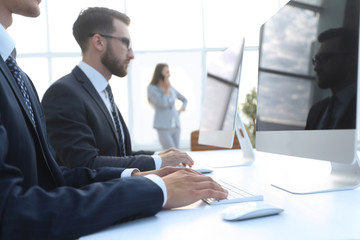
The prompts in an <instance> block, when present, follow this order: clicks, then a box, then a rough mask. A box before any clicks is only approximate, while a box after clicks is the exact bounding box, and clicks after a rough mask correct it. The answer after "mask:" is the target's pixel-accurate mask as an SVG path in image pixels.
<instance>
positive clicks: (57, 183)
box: [0, 0, 227, 239]
mask: <svg viewBox="0 0 360 240" xmlns="http://www.w3.org/2000/svg"><path fill="white" fill-rule="evenodd" d="M39 3H40V1H39V0H0V13H1V14H0V16H1V18H0V239H74V238H78V237H80V236H82V235H86V234H90V233H93V232H96V231H99V230H100V229H102V228H104V227H107V226H110V225H112V224H114V223H116V222H119V221H125V220H129V219H132V218H137V217H145V216H151V215H154V214H156V213H157V212H158V211H160V210H161V209H162V208H163V207H164V208H173V207H179V206H184V205H187V204H190V203H192V202H194V201H197V200H199V199H201V198H205V197H215V198H219V199H222V198H225V197H226V195H227V193H226V191H224V190H223V189H222V188H220V187H219V186H218V184H216V183H215V182H213V181H212V180H211V178H209V177H206V176H204V175H201V174H197V173H196V172H195V171H192V170H191V169H181V170H178V169H179V168H162V169H160V170H155V171H151V172H145V173H142V172H137V171H133V172H132V173H131V174H130V175H132V176H133V177H127V178H124V177H123V174H124V173H125V171H126V169H122V168H99V169H97V170H91V169H88V168H75V169H72V170H69V169H67V168H65V167H59V166H58V165H57V163H56V161H55V159H54V153H53V151H52V149H51V147H50V144H49V142H48V141H47V135H46V127H45V119H44V115H43V112H42V108H41V105H40V103H39V100H38V97H37V94H36V92H35V88H34V86H33V85H32V83H31V81H30V79H29V78H28V77H27V76H26V74H24V73H23V72H22V71H21V69H19V67H18V66H17V64H16V62H15V61H14V58H12V57H9V56H10V54H11V52H12V51H13V50H14V46H15V44H14V42H13V41H12V39H11V37H10V36H9V35H8V33H7V31H6V30H5V29H7V28H8V27H9V26H10V25H11V23H12V14H20V15H24V16H29V17H37V16H38V15H39V14H40V10H39V6H38V5H39ZM127 170H130V171H131V169H127ZM149 173H155V174H157V175H155V174H150V175H147V174H149ZM144 175H146V176H145V177H143V176H144ZM121 177H123V178H121Z"/></svg>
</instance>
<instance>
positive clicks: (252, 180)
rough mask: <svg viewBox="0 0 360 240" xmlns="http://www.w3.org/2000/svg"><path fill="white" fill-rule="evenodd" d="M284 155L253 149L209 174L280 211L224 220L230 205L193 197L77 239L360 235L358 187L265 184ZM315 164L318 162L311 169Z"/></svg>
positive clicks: (220, 154)
mask: <svg viewBox="0 0 360 240" xmlns="http://www.w3.org/2000/svg"><path fill="white" fill-rule="evenodd" d="M189 154H190V155H191V156H192V157H193V158H194V160H195V161H197V162H199V164H201V165H205V164H206V161H212V160H213V159H218V160H219V161H221V160H222V159H231V158H232V159H234V158H237V157H241V152H240V150H225V151H216V152H213V151H207V152H190V153H189ZM283 158H284V157H280V156H277V155H273V154H265V153H256V161H255V163H254V164H253V165H251V166H245V167H232V168H216V169H214V172H213V174H214V175H216V176H220V177H223V178H228V179H231V181H238V182H240V183H241V185H243V186H244V188H249V189H251V190H250V191H251V192H259V193H262V194H263V195H264V201H265V202H268V203H271V204H273V205H276V206H279V207H281V208H284V209H285V211H284V212H283V213H281V214H280V215H275V216H270V217H263V218H258V219H252V220H246V221H238V222H227V221H224V220H222V219H221V216H220V212H221V211H222V210H223V209H225V208H226V207H229V206H231V205H230V204H225V205H218V206H209V205H207V204H205V203H203V202H202V201H198V202H196V203H194V204H192V205H189V206H187V207H183V208H179V209H173V210H167V211H161V212H159V213H158V214H157V215H155V216H153V217H148V218H143V219H138V220H135V221H132V222H128V223H124V224H119V225H115V226H112V227H110V228H107V229H105V230H103V231H101V232H98V233H95V234H92V235H88V236H85V237H83V238H81V239H83V240H90V239H106V240H111V239H147V240H149V239H154V240H155V239H156V240H159V239H164V240H165V239H166V240H169V239H181V240H184V239H226V240H230V239H360V189H359V188H358V189H355V190H348V191H339V192H331V193H320V194H311V195H294V194H290V193H287V192H285V191H282V190H279V189H277V188H275V187H272V186H271V185H270V183H271V181H272V179H273V178H274V177H276V175H277V173H279V172H280V171H282V169H284V168H283V166H282V165H283V164H282V165H279V164H281V161H282V160H283ZM285 160H287V159H285ZM316 167H319V166H315V167H312V168H311V169H313V168H316ZM320 167H321V166H320ZM304 177H306V176H304ZM94 221H96V219H94Z"/></svg>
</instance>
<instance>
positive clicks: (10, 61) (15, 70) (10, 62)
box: [6, 56, 35, 126]
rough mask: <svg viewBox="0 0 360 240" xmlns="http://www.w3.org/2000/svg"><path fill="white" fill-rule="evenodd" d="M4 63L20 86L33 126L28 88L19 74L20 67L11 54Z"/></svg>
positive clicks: (33, 120)
mask: <svg viewBox="0 0 360 240" xmlns="http://www.w3.org/2000/svg"><path fill="white" fill-rule="evenodd" d="M6 65H7V66H8V68H9V70H10V72H11V74H12V75H13V76H14V78H15V80H16V83H17V85H18V86H19V88H20V91H21V94H22V95H23V97H24V100H25V104H26V106H27V108H28V110H29V113H30V116H31V120H32V123H33V124H34V126H35V118H34V112H33V109H32V105H31V101H30V96H29V91H28V89H27V87H26V84H25V80H24V78H23V75H22V74H21V69H20V68H19V66H18V65H17V63H16V61H15V59H14V58H13V57H12V56H9V57H8V58H7V59H6Z"/></svg>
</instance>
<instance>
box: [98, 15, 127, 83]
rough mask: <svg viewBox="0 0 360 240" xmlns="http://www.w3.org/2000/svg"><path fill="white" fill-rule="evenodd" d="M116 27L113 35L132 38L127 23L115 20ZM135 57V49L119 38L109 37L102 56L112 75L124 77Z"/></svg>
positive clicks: (102, 60) (103, 62)
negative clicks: (131, 48) (129, 47)
mask: <svg viewBox="0 0 360 240" xmlns="http://www.w3.org/2000/svg"><path fill="white" fill-rule="evenodd" d="M114 27H115V29H116V30H115V32H113V33H112V34H111V36H114V37H122V38H124V37H125V38H128V39H130V35H129V31H128V28H127V26H126V24H125V23H123V22H122V21H120V20H114ZM133 58H134V54H133V51H132V50H128V47H127V46H126V44H125V43H123V42H122V41H120V40H118V39H113V38H108V39H107V44H106V50H105V52H104V54H103V56H102V58H101V62H102V64H103V65H104V66H105V67H106V68H107V69H108V70H109V71H110V72H111V74H112V75H115V76H118V77H124V76H126V75H127V73H128V66H129V63H130V60H131V59H133Z"/></svg>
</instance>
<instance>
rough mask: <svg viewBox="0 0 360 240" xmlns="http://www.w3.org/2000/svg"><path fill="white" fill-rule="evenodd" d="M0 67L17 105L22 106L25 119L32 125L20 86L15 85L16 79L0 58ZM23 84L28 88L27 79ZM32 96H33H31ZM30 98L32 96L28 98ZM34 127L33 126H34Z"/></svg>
mask: <svg viewBox="0 0 360 240" xmlns="http://www.w3.org/2000/svg"><path fill="white" fill-rule="evenodd" d="M0 68H1V71H2V72H3V73H4V76H5V79H6V80H7V81H8V83H9V86H10V87H11V89H12V90H13V92H14V94H15V96H16V99H17V100H18V103H19V105H20V106H21V108H22V111H23V112H24V113H25V114H24V115H25V116H26V118H27V121H30V122H31V125H32V126H33V127H34V125H33V123H32V120H31V116H30V113H29V110H28V107H27V106H26V103H25V99H24V96H23V95H22V93H21V91H20V88H19V86H18V85H17V83H16V80H15V78H14V76H13V75H12V74H11V72H10V70H9V68H8V67H7V66H6V64H5V62H4V61H3V59H2V58H1V60H0ZM21 74H22V76H24V75H25V74H23V72H21ZM25 84H26V87H27V88H28V90H29V88H30V87H29V84H28V81H27V79H26V80H25ZM31 97H33V96H31ZM30 99H32V98H30ZM34 128H35V127H34Z"/></svg>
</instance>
